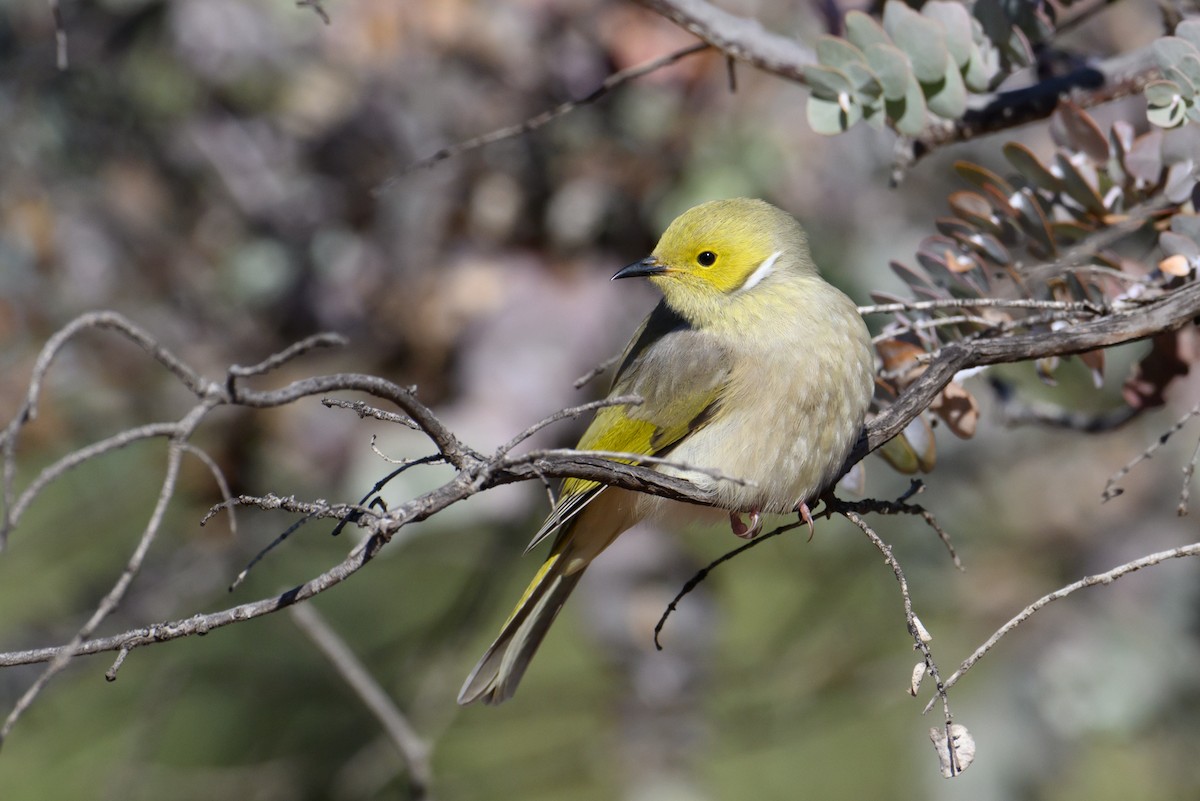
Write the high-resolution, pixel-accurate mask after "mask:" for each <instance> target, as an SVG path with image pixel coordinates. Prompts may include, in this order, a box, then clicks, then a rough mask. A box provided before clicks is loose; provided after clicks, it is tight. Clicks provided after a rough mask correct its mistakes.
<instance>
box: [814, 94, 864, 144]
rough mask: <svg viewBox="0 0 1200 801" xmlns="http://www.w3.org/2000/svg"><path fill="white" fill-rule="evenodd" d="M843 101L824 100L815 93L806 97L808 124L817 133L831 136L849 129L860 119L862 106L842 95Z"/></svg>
mask: <svg viewBox="0 0 1200 801" xmlns="http://www.w3.org/2000/svg"><path fill="white" fill-rule="evenodd" d="M844 100H845V102H844V103H843V104H839V103H838V102H837V101H836V100H825V99H823V98H820V97H817V96H816V95H815V94H814V95H812V96H811V97H809V98H808V108H807V113H808V124H809V125H811V126H812V129H813V130H814V131H816V132H817V133H819V134H824V135H825V136H833V135H835V134H839V133H843V132H845V131H848V130H850V128H851V127H853V126H854V123H856V122H858V121H859V120H860V119H862V106H860V105H859V104H858V102H857V101H856V100H854V99H853V98H851V97H849V96H844Z"/></svg>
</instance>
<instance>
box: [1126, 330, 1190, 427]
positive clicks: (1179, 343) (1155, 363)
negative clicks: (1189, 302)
mask: <svg viewBox="0 0 1200 801" xmlns="http://www.w3.org/2000/svg"><path fill="white" fill-rule="evenodd" d="M1191 331H1192V329H1189V330H1188V336H1186V337H1185V336H1184V332H1180V331H1168V332H1166V333H1162V334H1159V335H1158V336H1156V337H1154V339H1153V340H1152V347H1151V348H1150V352H1149V353H1147V354H1146V356H1145V357H1144V358H1143V359H1142V360H1141V361H1140V362H1138V363H1137V365H1136V366H1135V367H1134V368H1133V373H1132V374H1131V375H1130V376H1129V378H1128V380H1126V381H1125V386H1124V388H1123V389H1122V390H1121V394H1122V395H1124V397H1125V402H1126V403H1128V404H1129V405H1130V406H1132V407H1133V408H1135V409H1155V408H1157V407H1159V406H1162V405H1164V404H1165V403H1166V398H1165V397H1163V393H1164V392H1165V390H1166V388H1167V386H1168V385H1169V384H1170V383H1171V382H1172V381H1174V380H1175V379H1176V378H1179V377H1180V376H1185V375H1187V374H1188V370H1189V369H1190V362H1192V361H1194V360H1195V353H1194V348H1193V347H1191V346H1192V344H1193V343H1192V342H1191V341H1190V340H1191V339H1192V336H1191Z"/></svg>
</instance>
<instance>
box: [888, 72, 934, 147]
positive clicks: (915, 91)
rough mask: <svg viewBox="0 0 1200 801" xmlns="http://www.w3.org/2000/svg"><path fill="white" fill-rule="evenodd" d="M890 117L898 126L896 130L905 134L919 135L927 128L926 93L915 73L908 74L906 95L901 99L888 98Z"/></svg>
mask: <svg viewBox="0 0 1200 801" xmlns="http://www.w3.org/2000/svg"><path fill="white" fill-rule="evenodd" d="M886 108H887V115H888V119H890V120H892V123H893V124H894V125H895V126H896V130H897V131H898V132H899V133H901V134H903V135H904V136H917V135H918V134H920V133H921V131H923V130H924V129H925V120H926V118H927V115H926V113H925V93H924V92H922V91H921V84H920V83H918V82H917V77H916V76H915V75H913V74H911V73H910V74H909V76H908V86H907V87H906V88H905V90H904V97H903V98H902V99H900V100H888V101H887V103H886Z"/></svg>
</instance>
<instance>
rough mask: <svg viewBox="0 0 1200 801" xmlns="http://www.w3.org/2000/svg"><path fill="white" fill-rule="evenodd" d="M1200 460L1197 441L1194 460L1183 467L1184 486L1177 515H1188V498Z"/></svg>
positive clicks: (1197, 442)
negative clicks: (1197, 461) (1197, 462)
mask: <svg viewBox="0 0 1200 801" xmlns="http://www.w3.org/2000/svg"><path fill="white" fill-rule="evenodd" d="M1197 459H1200V440H1197V441H1196V447H1195V448H1194V449H1192V458H1191V459H1189V460H1188V463H1187V464H1186V465H1184V467H1183V486H1182V487H1181V488H1180V490H1179V505H1178V506H1176V507H1175V514H1177V515H1179V516H1180V517H1183V516H1184V515H1186V514H1187V513H1188V498H1189V497H1190V496H1191V493H1192V475H1193V474H1194V473H1195V472H1196V460H1197Z"/></svg>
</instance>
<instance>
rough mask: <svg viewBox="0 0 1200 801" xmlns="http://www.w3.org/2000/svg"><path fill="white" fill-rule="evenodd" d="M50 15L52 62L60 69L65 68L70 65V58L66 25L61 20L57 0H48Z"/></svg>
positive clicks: (60, 8)
mask: <svg viewBox="0 0 1200 801" xmlns="http://www.w3.org/2000/svg"><path fill="white" fill-rule="evenodd" d="M49 2H50V16H52V17H53V18H54V47H55V53H54V56H55V58H54V63H55V65H56V66H57V67H58V68H59V69H60V70H66V69H67V67H68V66H70V60H69V59H68V58H67V26H66V24H65V23H64V22H63V15H62V7H61V6H60V5H59V2H58V0H49Z"/></svg>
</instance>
